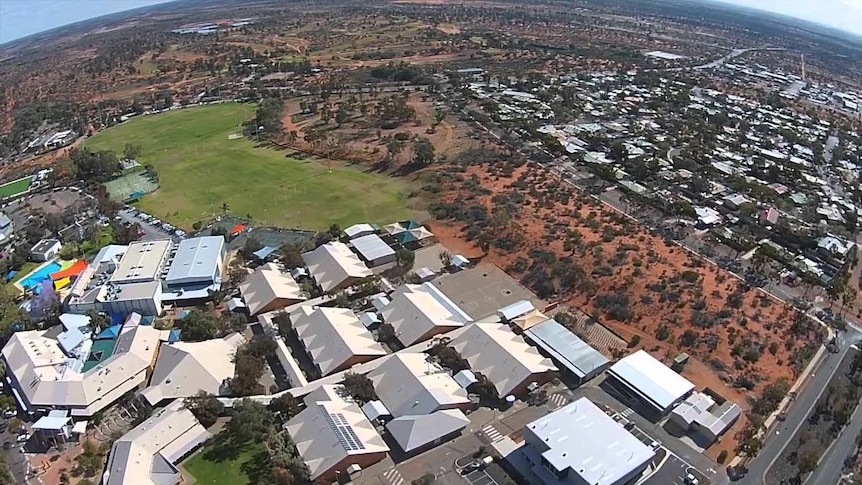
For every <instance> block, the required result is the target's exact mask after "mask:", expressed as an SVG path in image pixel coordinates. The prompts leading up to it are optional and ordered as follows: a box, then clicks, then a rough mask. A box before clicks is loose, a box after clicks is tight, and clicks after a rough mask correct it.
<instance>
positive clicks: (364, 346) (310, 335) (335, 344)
mask: <svg viewBox="0 0 862 485" xmlns="http://www.w3.org/2000/svg"><path fill="white" fill-rule="evenodd" d="M290 322H291V324H292V326H293V331H294V332H296V335H297V337H299V341H300V342H302V344H303V346H305V350H306V352H308V355H309V357H310V358H311V360H312V361H313V362H314V363H315V364H316V365H317V367H318V369H319V370H320V373H321V375H324V376H325V375H329V374H332V373H335V372H338V371H342V370H345V369H349V368H350V367H352V366H354V365H356V364H361V363H363V362H368V361H369V360H373V359H376V358H378V357H380V356H383V355H386V351H385V350H384V349H383V347H382V346H381V345H380V344H379V343H378V342H377V341H375V340H374V336H373V335H371V332H369V331H368V329H367V328H365V325H363V324H362V322H361V321H359V319H358V318H357V317H356V315H355V314H354V313H353V311H352V310H350V309H348V308H326V307H319V308H313V307H311V306H301V307H299V308H297V309H296V310H294V311H293V312H291V313H290Z"/></svg>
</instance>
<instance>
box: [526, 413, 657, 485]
mask: <svg viewBox="0 0 862 485" xmlns="http://www.w3.org/2000/svg"><path fill="white" fill-rule="evenodd" d="M521 451H522V452H523V454H524V456H525V457H526V458H527V461H528V462H529V463H530V464H531V465H532V467H531V471H532V472H533V473H534V475H535V477H536V478H538V479H539V480H540V481H541V482H542V483H546V484H549V485H551V484H553V485H556V484H560V483H571V484H577V485H622V484H626V483H630V482H633V480H634V478H635V477H637V476H638V475H639V474H640V473H641V472H643V470H644V469H646V467H647V466H648V465H649V463H650V461H651V460H652V459H653V457H654V456H655V453H654V452H653V450H652V449H650V447H648V446H646V445H645V444H643V442H641V440H639V439H637V438H636V437H634V436H633V435H632V434H631V433H629V432H628V431H627V430H626V429H625V428H623V427H622V425H620V424H619V423H617V422H616V421H614V420H613V418H611V417H610V416H608V415H607V414H605V412H604V411H602V410H601V409H599V407H598V406H596V405H595V404H593V403H592V402H591V401H590V400H588V399H587V398H581V399H578V400H577V401H575V402H573V403H570V404H568V405H566V406H564V407H562V408H560V409H558V410H556V411H554V412H552V413H550V414H548V415H546V416H544V417H542V418H540V419H538V420H536V421H533V422H532V423H530V424H528V425H527V426H526V427H524V445H523V447H522V449H521Z"/></svg>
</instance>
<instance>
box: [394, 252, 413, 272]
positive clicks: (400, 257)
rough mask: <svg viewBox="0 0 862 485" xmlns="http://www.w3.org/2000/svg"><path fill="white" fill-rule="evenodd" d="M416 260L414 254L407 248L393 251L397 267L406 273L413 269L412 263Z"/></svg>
mask: <svg viewBox="0 0 862 485" xmlns="http://www.w3.org/2000/svg"><path fill="white" fill-rule="evenodd" d="M415 260H416V254H415V253H413V251H411V250H409V249H407V248H399V249H398V250H397V251H395V261H396V262H397V263H398V266H402V267H404V268H405V269H407V270H408V271H409V270H410V268H412V267H413V262H414V261H415Z"/></svg>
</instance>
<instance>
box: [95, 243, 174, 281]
mask: <svg viewBox="0 0 862 485" xmlns="http://www.w3.org/2000/svg"><path fill="white" fill-rule="evenodd" d="M170 251H171V241H169V240H163V241H138V242H133V243H131V244H129V246H128V247H127V248H126V252H125V253H124V254H123V257H122V258H121V259H120V262H119V264H118V265H117V268H116V270H114V273H113V274H112V275H111V279H110V282H111V283H116V284H126V283H142V282H145V281H157V280H159V279H160V277H161V274H162V269H164V266H165V262H166V261H167V258H168V254H169V253H170Z"/></svg>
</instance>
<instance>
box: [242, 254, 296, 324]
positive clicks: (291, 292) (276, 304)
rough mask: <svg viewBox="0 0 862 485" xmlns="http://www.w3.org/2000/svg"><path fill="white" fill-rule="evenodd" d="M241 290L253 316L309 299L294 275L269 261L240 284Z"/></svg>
mask: <svg viewBox="0 0 862 485" xmlns="http://www.w3.org/2000/svg"><path fill="white" fill-rule="evenodd" d="M239 291H240V293H241V294H242V298H243V300H245V304H246V306H247V307H248V312H249V313H250V314H251V315H252V316H254V315H258V314H260V313H265V312H271V311H275V310H279V309H282V308H284V307H287V306H290V305H293V304H295V303H299V302H301V301H305V300H307V297H306V295H305V294H304V293H303V292H302V290H301V289H300V287H299V285H298V284H297V283H296V280H294V279H293V276H291V274H290V273H286V272H284V271H281V268H279V266H278V264H276V263H267V264H264V265H263V266H260V267H259V268H257V269H255V270H254V273H252V274H251V275H249V277H248V278H246V280H245V281H244V282H243V283H242V284H241V285H239Z"/></svg>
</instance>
